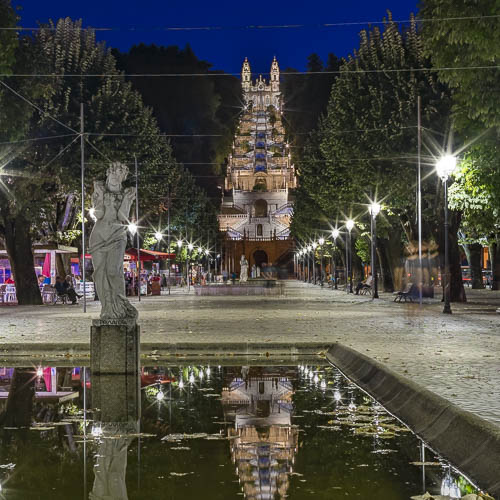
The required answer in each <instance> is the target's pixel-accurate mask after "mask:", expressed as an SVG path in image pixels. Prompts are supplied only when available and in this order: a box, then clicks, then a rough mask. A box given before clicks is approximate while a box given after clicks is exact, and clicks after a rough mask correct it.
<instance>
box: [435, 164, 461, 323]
mask: <svg viewBox="0 0 500 500" xmlns="http://www.w3.org/2000/svg"><path fill="white" fill-rule="evenodd" d="M456 166H457V159H456V157H455V156H452V155H446V156H443V157H442V158H441V159H440V160H439V161H438V162H437V163H436V171H437V174H438V176H439V177H440V178H441V180H442V181H443V185H444V276H443V278H444V279H443V298H444V308H443V313H444V314H451V305H450V262H449V258H450V257H449V248H448V233H449V222H448V178H449V177H450V175H451V174H452V173H453V171H454V170H455V167H456Z"/></svg>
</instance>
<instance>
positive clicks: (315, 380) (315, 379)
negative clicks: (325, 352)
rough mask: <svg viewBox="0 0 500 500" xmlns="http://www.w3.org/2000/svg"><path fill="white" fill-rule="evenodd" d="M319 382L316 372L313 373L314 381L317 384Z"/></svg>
mask: <svg viewBox="0 0 500 500" xmlns="http://www.w3.org/2000/svg"><path fill="white" fill-rule="evenodd" d="M318 382H319V377H318V374H316V375H314V383H315V384H317V383H318Z"/></svg>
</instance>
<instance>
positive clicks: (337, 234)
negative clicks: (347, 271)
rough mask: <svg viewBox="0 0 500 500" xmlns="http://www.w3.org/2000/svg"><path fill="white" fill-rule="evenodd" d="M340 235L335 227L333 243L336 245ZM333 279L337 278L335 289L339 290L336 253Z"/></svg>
mask: <svg viewBox="0 0 500 500" xmlns="http://www.w3.org/2000/svg"><path fill="white" fill-rule="evenodd" d="M339 235H340V231H339V230H338V229H337V228H335V229H334V230H333V231H332V238H333V245H334V247H336V246H337V238H338V237H339ZM333 252H335V248H334V249H333V251H332V253H333ZM333 267H334V269H333V279H334V280H335V290H338V285H337V281H338V270H337V262H336V258H335V254H334V255H333Z"/></svg>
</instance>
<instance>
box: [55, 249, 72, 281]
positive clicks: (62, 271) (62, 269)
mask: <svg viewBox="0 0 500 500" xmlns="http://www.w3.org/2000/svg"><path fill="white" fill-rule="evenodd" d="M56 269H57V275H58V276H61V278H62V279H64V278H66V276H68V274H71V273H70V272H68V268H67V267H66V266H65V265H64V260H63V256H62V254H60V253H56Z"/></svg>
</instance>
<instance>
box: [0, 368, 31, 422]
mask: <svg viewBox="0 0 500 500" xmlns="http://www.w3.org/2000/svg"><path fill="white" fill-rule="evenodd" d="M34 396H35V373H34V368H33V367H30V368H15V369H14V373H13V375H12V380H11V383H10V389H9V396H8V398H7V405H6V408H5V411H4V413H3V414H2V415H1V416H0V424H1V425H3V426H6V427H30V426H31V416H32V413H33V400H34Z"/></svg>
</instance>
